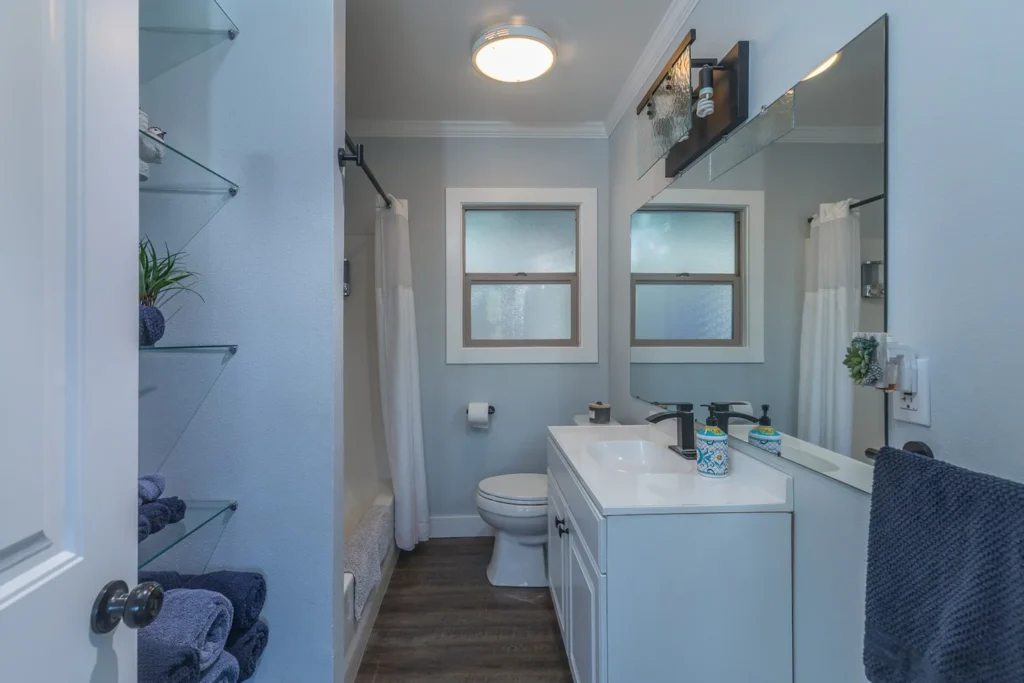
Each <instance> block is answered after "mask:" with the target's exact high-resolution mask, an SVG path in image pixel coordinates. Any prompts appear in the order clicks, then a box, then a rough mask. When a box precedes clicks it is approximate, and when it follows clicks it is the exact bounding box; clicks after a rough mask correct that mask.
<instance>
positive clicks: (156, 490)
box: [139, 473, 167, 505]
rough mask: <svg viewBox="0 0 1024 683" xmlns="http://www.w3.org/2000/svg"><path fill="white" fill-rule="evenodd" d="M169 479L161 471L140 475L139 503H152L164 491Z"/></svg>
mask: <svg viewBox="0 0 1024 683" xmlns="http://www.w3.org/2000/svg"><path fill="white" fill-rule="evenodd" d="M166 484H167V481H166V480H165V479H164V475H162V474H160V473H155V474H144V475H142V476H141V477H139V505H142V504H143V503H152V502H153V501H154V500H156V499H157V498H159V497H160V496H162V495H163V493H164V486H166Z"/></svg>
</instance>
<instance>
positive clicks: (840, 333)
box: [797, 199, 860, 456]
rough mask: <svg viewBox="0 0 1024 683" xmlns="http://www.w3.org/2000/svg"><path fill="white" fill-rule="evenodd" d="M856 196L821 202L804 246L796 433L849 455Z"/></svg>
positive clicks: (856, 312) (856, 305) (856, 294)
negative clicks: (849, 356)
mask: <svg viewBox="0 0 1024 683" xmlns="http://www.w3.org/2000/svg"><path fill="white" fill-rule="evenodd" d="M852 202H853V200H852V199H847V200H844V201H841V202H837V203H835V204H821V206H820V210H819V212H818V214H817V215H816V216H815V217H814V218H813V219H812V221H811V235H810V237H809V238H808V239H807V240H806V242H805V245H804V249H805V257H806V258H805V261H804V266H805V273H806V275H805V291H804V311H803V322H802V325H801V333H800V395H799V407H798V413H797V436H798V437H799V438H801V439H803V440H805V441H810V442H811V443H815V444H818V445H819V446H822V447H823V448H828V449H829V450H833V451H836V452H837V453H842V454H843V455H847V456H848V455H851V448H852V442H853V381H852V380H851V379H850V376H849V371H848V370H847V369H846V367H845V366H843V359H844V358H845V357H846V347H847V346H848V345H849V343H850V340H851V339H852V338H853V333H854V332H856V331H857V326H858V324H859V320H860V291H859V288H858V280H859V278H860V217H859V216H858V215H857V213H856V212H854V211H852V210H851V209H850V204H851V203H852Z"/></svg>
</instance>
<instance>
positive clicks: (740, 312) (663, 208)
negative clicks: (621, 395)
mask: <svg viewBox="0 0 1024 683" xmlns="http://www.w3.org/2000/svg"><path fill="white" fill-rule="evenodd" d="M886 73H887V68H886V20H885V18H884V17H883V18H882V19H879V20H878V21H877V22H876V23H875V24H873V25H872V26H871V27H869V28H868V29H867V30H865V31H864V32H863V33H861V34H860V35H858V36H857V37H856V38H855V39H854V40H852V41H851V42H850V43H849V44H848V45H846V46H845V47H842V48H841V49H840V50H838V51H837V52H836V53H835V54H834V55H833V56H831V57H830V58H829V59H828V60H827V61H826V62H824V63H823V64H822V65H821V66H820V67H818V68H817V69H815V70H814V71H813V72H812V73H810V74H808V76H807V77H805V78H804V79H803V80H802V81H800V82H799V83H797V84H796V85H795V86H794V87H793V88H792V89H791V90H790V91H788V92H787V93H785V94H783V95H782V96H781V97H780V98H779V99H778V100H777V101H776V102H775V103H773V104H772V105H771V106H770V107H767V108H766V109H765V110H763V111H762V112H761V113H760V114H759V115H757V116H753V117H751V119H750V120H749V121H747V122H746V124H745V125H744V126H742V127H741V128H739V129H738V130H736V131H735V132H734V133H733V134H732V135H731V136H730V137H729V138H728V139H726V140H725V141H723V142H722V143H721V144H720V145H718V147H716V148H714V149H712V150H711V151H710V152H709V153H708V154H707V155H705V157H704V158H703V159H702V160H700V161H699V162H697V163H696V164H694V165H693V166H692V167H691V168H689V169H688V170H687V171H686V172H685V173H684V174H683V175H681V176H680V177H678V178H677V179H676V180H675V181H674V182H673V183H672V184H671V185H670V186H669V187H668V188H666V189H665V190H664V191H663V192H661V193H660V194H659V195H658V196H656V197H655V198H654V199H652V200H651V201H650V202H649V203H648V204H646V205H645V206H643V207H641V208H640V209H639V210H637V211H636V212H635V213H634V214H633V216H632V222H631V227H630V230H631V282H630V286H631V302H632V308H631V339H632V341H631V349H630V360H631V365H630V384H631V393H632V394H633V395H634V396H636V397H638V398H641V399H644V400H646V401H649V402H651V403H666V404H667V403H680V402H689V403H693V404H694V406H695V410H696V411H697V419H698V420H701V421H702V420H703V416H705V415H707V411H706V409H704V408H700V407H699V406H700V405H701V404H710V403H712V402H718V403H733V404H734V405H732V406H731V410H732V412H736V413H743V414H746V415H750V416H752V417H754V418H760V417H763V415H764V411H763V410H762V405H767V406H768V409H767V414H768V416H769V418H770V420H771V424H772V426H773V427H775V428H776V429H778V430H779V431H781V432H784V433H786V434H787V435H792V436H793V437H796V438H799V439H801V440H803V441H805V442H809V443H810V444H814V445H815V446H818V447H821V448H825V449H828V450H830V451H835V452H838V453H841V454H843V455H846V456H849V457H851V458H854V459H857V460H862V461H864V462H867V463H870V462H871V461H872V455H873V449H877V448H879V447H881V446H883V445H885V443H886V421H887V410H886V403H887V400H886V399H887V397H886V394H884V393H883V392H882V391H879V390H877V389H875V388H873V387H860V386H855V385H854V383H853V381H852V380H851V379H850V377H849V372H848V370H847V368H845V367H844V366H843V364H842V361H843V359H844V357H845V349H846V347H847V346H848V344H849V342H850V341H851V339H852V338H853V336H854V334H855V333H857V332H884V331H885V329H886V302H885V272H886V268H885V255H886V201H885V194H886V145H885V133H886V125H885V123H886ZM755 426H756V424H751V423H750V422H749V420H747V419H745V418H742V417H735V416H734V417H732V418H730V422H729V430H730V434H732V435H734V436H738V437H740V438H747V436H746V435H747V433H748V432H749V430H750V428H751V427H755Z"/></svg>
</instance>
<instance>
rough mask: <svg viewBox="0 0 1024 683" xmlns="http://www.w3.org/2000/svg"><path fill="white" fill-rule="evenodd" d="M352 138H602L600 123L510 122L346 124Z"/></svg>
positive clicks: (364, 121)
mask: <svg viewBox="0 0 1024 683" xmlns="http://www.w3.org/2000/svg"><path fill="white" fill-rule="evenodd" d="M345 127H346V129H347V130H348V132H349V134H350V135H351V136H352V137H354V138H542V139H551V138H578V139H595V138H596V139H601V140H603V139H606V138H607V137H608V131H607V130H606V129H605V127H604V122H602V121H585V122H582V123H564V124H557V123H556V124H532V123H514V122H511V121H374V120H369V119H354V120H349V121H348V122H347V123H346V126H345Z"/></svg>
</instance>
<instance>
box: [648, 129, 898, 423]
mask: <svg viewBox="0 0 1024 683" xmlns="http://www.w3.org/2000/svg"><path fill="white" fill-rule="evenodd" d="M882 164H883V155H882V147H881V145H850V144H804V143H801V144H787V143H777V144H774V145H772V146H771V147H769V148H768V149H766V150H764V151H763V152H762V153H761V154H759V155H757V156H755V157H753V158H751V159H749V160H747V161H746V162H744V163H743V164H742V165H741V166H739V167H737V168H735V169H733V170H732V171H730V172H729V173H727V174H726V175H724V176H723V177H722V178H720V179H718V180H717V181H715V182H714V183H712V182H709V180H708V173H707V166H706V165H705V164H701V165H700V166H699V168H697V169H694V170H693V171H691V172H688V173H686V174H685V175H684V176H682V177H681V178H679V179H678V180H677V181H676V182H675V183H673V184H672V187H673V188H685V189H719V190H721V189H729V190H764V193H765V196H764V209H765V252H764V259H765V260H764V266H765V275H764V298H765V301H764V312H765V321H766V324H765V339H764V353H765V360H764V362H763V363H704V364H693V363H687V364H663V363H659V364H653V363H633V364H632V366H631V368H630V391H631V393H632V394H633V395H634V396H643V397H644V398H646V399H651V400H661V401H688V402H690V403H693V404H695V405H701V404H705V403H709V402H711V401H747V402H749V403H751V404H752V405H754V407H755V408H757V407H758V406H759V405H760V404H762V403H768V404H770V405H771V415H772V424H774V425H775V427H777V428H778V429H781V430H782V431H784V432H788V433H790V434H796V417H797V415H796V414H797V389H798V386H799V381H798V378H799V367H800V365H799V363H800V316H801V314H802V311H803V299H804V240H805V239H806V238H807V234H808V226H807V219H808V218H809V217H810V216H811V214H813V213H815V212H817V210H818V204H819V203H821V202H826V201H839V200H840V199H844V198H846V197H870V196H872V195H875V194H878V193H880V192H881V191H882V187H883V184H882V169H883V165H882ZM878 410H879V412H881V411H882V410H883V408H882V406H881V404H879V405H878ZM700 414H704V413H703V412H701V413H700ZM756 414H758V415H760V414H761V411H760V410H757V411H756Z"/></svg>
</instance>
